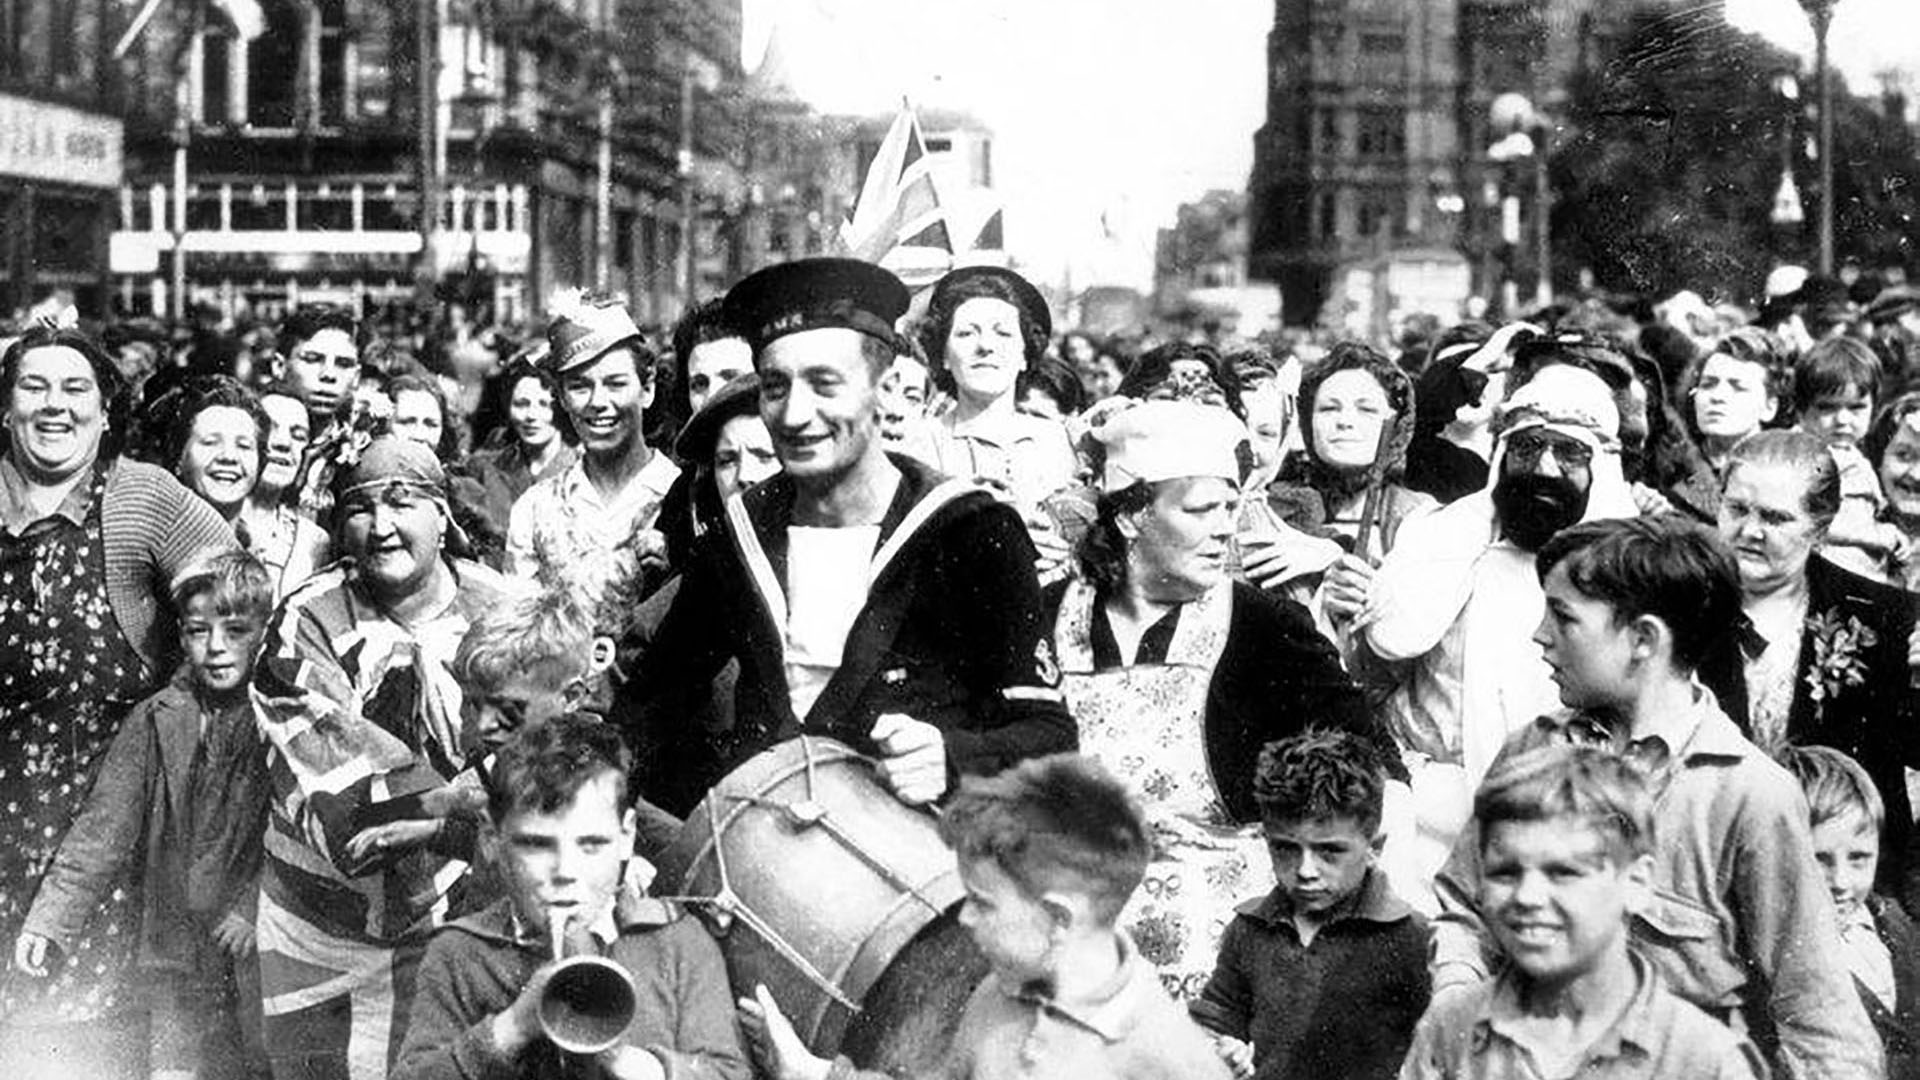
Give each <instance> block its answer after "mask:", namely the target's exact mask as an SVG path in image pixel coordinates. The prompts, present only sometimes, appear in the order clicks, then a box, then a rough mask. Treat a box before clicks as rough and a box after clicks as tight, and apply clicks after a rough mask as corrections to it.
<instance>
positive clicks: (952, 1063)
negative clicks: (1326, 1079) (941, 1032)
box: [740, 754, 1227, 1080]
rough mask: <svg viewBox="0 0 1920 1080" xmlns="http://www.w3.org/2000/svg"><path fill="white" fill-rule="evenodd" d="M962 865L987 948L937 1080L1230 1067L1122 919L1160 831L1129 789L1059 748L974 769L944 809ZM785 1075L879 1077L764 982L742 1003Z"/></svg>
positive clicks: (1200, 1079)
mask: <svg viewBox="0 0 1920 1080" xmlns="http://www.w3.org/2000/svg"><path fill="white" fill-rule="evenodd" d="M940 836H941V838H942V839H943V840H945V841H946V842H947V844H948V846H949V847H951V848H953V851H954V856H955V858H956V859H958V861H959V864H960V880H961V883H962V884H963V885H964V886H965V887H966V900H965V901H964V902H963V904H962V906H961V908H960V922H961V925H963V926H965V927H966V928H967V929H968V931H969V932H971V933H972V935H973V939H974V941H975V943H976V944H978V945H979V946H980V951H981V952H982V953H984V954H985V956H986V959H987V966H988V974H987V977H986V978H985V979H983V980H981V983H980V985H979V986H978V987H977V988H975V990H974V993H973V997H972V998H971V999H970V1000H969V1001H968V1002H967V1008H966V1012H965V1014H964V1015H963V1016H962V1017H961V1019H960V1024H959V1028H958V1030H957V1031H956V1032H955V1034H954V1037H953V1044H952V1045H951V1046H950V1047H949V1048H948V1049H947V1052H946V1054H945V1056H944V1058H943V1059H942V1062H941V1064H942V1066H943V1067H942V1068H941V1069H940V1071H939V1072H938V1073H935V1074H931V1075H930V1076H929V1077H927V1078H925V1080H1003V1078H1005V1080H1011V1078H1013V1077H1029V1076H1047V1077H1055V1076H1058V1077H1074V1078H1076V1080H1100V1078H1107V1077H1115V1078H1119V1077H1126V1078H1140V1080H1146V1078H1162V1077H1164V1078H1166V1080H1173V1078H1176V1077H1178V1078H1182V1080H1215V1078H1224V1077H1226V1076H1227V1070H1226V1066H1225V1065H1223V1064H1222V1063H1221V1062H1220V1060H1219V1058H1218V1057H1217V1056H1215V1054H1214V1052H1213V1049H1212V1047H1210V1046H1209V1045H1208V1042H1207V1039H1206V1036H1205V1035H1204V1034H1203V1033H1202V1032H1201V1031H1200V1030H1199V1029H1198V1028H1196V1027H1195V1026H1194V1025H1193V1023H1192V1021H1190V1020H1188V1019H1187V1017H1185V1016H1184V1015H1182V1014H1181V1011H1180V1008H1179V1006H1177V1005H1175V1004H1174V1003H1173V1000H1172V999H1171V998H1169V997H1168V996H1167V994H1166V991H1165V990H1163V989H1161V986H1160V981H1159V978H1158V977H1157V976H1156V975H1155V974H1154V971H1153V966H1152V965H1151V964H1148V963H1147V962H1146V961H1144V960H1142V959H1141V958H1140V955H1139V954H1138V953H1137V952H1136V951H1135V950H1134V947H1133V942H1132V941H1131V940H1129V939H1128V938H1127V936H1126V935H1125V934H1123V933H1121V932H1120V931H1119V929H1118V928H1117V927H1116V926H1115V920H1117V919H1118V918H1119V916H1120V910H1121V909H1122V908H1124V907H1125V906H1126V903H1127V899H1128V898H1129V897H1130V896H1132V895H1133V891H1134V890H1135V889H1136V888H1138V887H1139V885H1140V881H1141V879H1142V878H1143V877H1144V876H1145V874H1146V869H1147V860H1148V858H1149V857H1150V855H1151V854H1152V847H1153V839H1152V835H1151V833H1150V831H1149V830H1148V828H1147V824H1146V820H1145V819H1144V818H1143V817H1142V816H1141V814H1140V810H1139V808H1138V807H1136V806H1135V805H1134V803H1133V801H1132V799H1130V798H1129V797H1128V796H1127V793H1126V789H1125V787H1123V786H1122V785H1121V784H1120V783H1119V782H1118V781H1117V780H1115V779H1114V778H1113V777H1111V776H1109V775H1108V774H1107V773H1106V772H1105V770H1103V769H1101V768H1100V766H1099V765H1097V764H1095V763H1094V762H1093V761H1092V760H1090V759H1088V758H1085V757H1081V756H1079V755H1077V754H1056V755H1053V756H1051V757H1044V758H1036V759H1033V760H1029V761H1026V762H1023V763H1021V764H1019V765H1016V766H1014V767H1013V768H1010V769H1008V770H1006V771H1005V772H1002V773H1000V774H998V775H997V776H993V777H986V778H982V777H971V776H970V777H967V778H966V779H965V780H963V781H962V782H961V785H960V791H959V793H958V794H957V795H955V796H954V798H953V800H952V801H951V802H950V803H949V804H948V805H947V807H946V810H945V813H944V814H943V815H942V817H941V819H940ZM740 1012H741V1018H742V1020H743V1021H744V1022H745V1024H746V1027H747V1035H748V1041H749V1043H750V1044H751V1045H752V1046H753V1047H754V1050H755V1055H756V1057H758V1058H759V1060H760V1064H761V1066H762V1067H763V1068H764V1069H765V1070H766V1072H767V1074H768V1075H769V1076H770V1077H772V1078H773V1080H856V1078H857V1080H881V1078H882V1076H883V1075H884V1074H881V1073H865V1072H856V1071H855V1070H854V1068H853V1065H852V1064H851V1063H850V1062H848V1061H847V1059H845V1058H837V1059H835V1060H833V1061H827V1060H826V1059H824V1058H819V1057H815V1056H814V1055H813V1054H812V1053H810V1052H809V1051H808V1050H807V1048H806V1046H805V1045H803V1044H802V1043H801V1042H800V1039H799V1036H798V1035H797V1034H796V1033H795V1032H794V1029H793V1025H792V1024H791V1023H789V1022H788V1021H787V1018H786V1017H785V1015H783V1014H782V1013H781V1011H780V1008H779V1006H778V1005H777V1004H775V1002H774V1000H773V998H772V996H771V995H770V994H768V993H767V989H766V987H764V986H758V987H755V988H754V996H753V997H752V998H750V999H749V998H742V999H741V1000H740Z"/></svg>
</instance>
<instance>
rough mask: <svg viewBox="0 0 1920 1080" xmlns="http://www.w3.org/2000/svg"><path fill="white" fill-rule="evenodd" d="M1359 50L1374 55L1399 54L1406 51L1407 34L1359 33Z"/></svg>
mask: <svg viewBox="0 0 1920 1080" xmlns="http://www.w3.org/2000/svg"><path fill="white" fill-rule="evenodd" d="M1360 51H1361V52H1363V53H1370V54H1372V55H1374V56H1399V55H1401V54H1402V53H1405V52H1406V51H1407V36H1406V35H1405V34H1400V33H1371V34H1361V35H1360Z"/></svg>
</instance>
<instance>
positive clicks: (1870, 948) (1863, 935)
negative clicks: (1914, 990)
mask: <svg viewBox="0 0 1920 1080" xmlns="http://www.w3.org/2000/svg"><path fill="white" fill-rule="evenodd" d="M1840 951H1841V955H1842V958H1843V959H1844V960H1845V962H1846V965H1847V970H1848V971H1850V972H1852V973H1853V977H1854V978H1856V979H1858V980H1860V985H1861V986H1864V987H1866V988H1867V991H1868V992H1869V993H1871V994H1872V995H1873V996H1874V997H1876V998H1879V999H1880V1004H1882V1005H1885V1006H1886V1007H1887V1011H1888V1012H1892V1011H1894V1009H1895V1004H1894V1002H1895V993H1894V980H1893V953H1892V952H1891V951H1889V950H1888V949H1887V943H1886V942H1885V941H1883V940H1881V938H1880V925H1879V923H1878V922H1877V921H1875V919H1874V917H1873V911H1872V910H1871V909H1870V908H1868V907H1867V905H1866V904H1864V903H1860V904H1855V905H1853V907H1852V908H1851V909H1850V910H1849V911H1847V912H1846V913H1845V914H1843V915H1842V916H1841V917H1840Z"/></svg>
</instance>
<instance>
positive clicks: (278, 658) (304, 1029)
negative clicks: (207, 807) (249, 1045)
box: [254, 436, 504, 1077]
mask: <svg viewBox="0 0 1920 1080" xmlns="http://www.w3.org/2000/svg"><path fill="white" fill-rule="evenodd" d="M333 496H334V521H335V525H334V535H335V537H336V538H337V543H338V547H339V550H340V553H341V554H342V555H343V556H344V557H345V558H344V560H343V562H342V563H340V564H337V565H335V566H334V567H331V568H329V569H327V570H325V571H322V572H321V573H319V574H317V575H315V576H314V577H313V578H312V579H311V580H310V581H308V582H307V584H306V585H305V586H303V587H302V588H300V589H298V590H296V591H295V592H294V593H293V594H292V595H290V596H288V597H287V598H286V600H285V601H284V602H283V603H282V605H281V607H280V610H279V611H278V612H277V613H276V614H275V616H274V619H273V622H272V624H271V625H270V626H269V628H268V632H267V637H266V640H265V642H264V643H263V645H262V647H261V656H260V661H259V666H258V667H257V668H256V670H255V673H254V699H255V703H256V706H257V708H258V715H259V721H260V725H261V728H262V730H263V731H264V732H265V734H266V736H267V739H268V742H269V744H270V746H269V755H268V770H269V777H270V780H271V783H272V786H273V801H272V813H271V816H270V818H269V821H268V826H267V838H266V848H267V857H266V866H265V871H264V873H263V875H262V882H261V898H260V912H259V917H258V923H257V927H256V929H257V932H258V941H259V950H260V978H261V991H262V996H263V999H264V1002H263V1005H264V1012H265V1017H266V1018H265V1034H266V1043H267V1047H268V1052H269V1055H270V1056H271V1057H272V1058H273V1067H274V1073H275V1075H276V1076H282V1077H292V1076H303V1077H304V1076H313V1075H321V1076H345V1075H354V1076H361V1075H365V1076H383V1075H385V1070H386V1063H387V1061H388V1060H390V1057H391V1055H392V1053H393V1051H394V1050H396V1049H397V1048H398V1045H399V1043H398V1040H399V1038H400V1037H401V1035H402V1034H403V1032H404V1028H405V1018H406V1009H407V1006H408V1004H409V1000H408V999H409V994H408V988H409V987H410V986H411V983H412V976H413V971H414V969H415V966H416V965H417V964H418V962H419V959H420V956H421V954H422V953H423V952H424V950H425V948H426V940H427V935H428V934H429V932H430V931H431V930H432V929H433V927H434V926H436V925H438V924H439V923H440V922H441V921H443V920H444V919H445V917H446V915H447V911H448V907H449V903H450V897H449V894H450V892H451V890H452V889H453V887H454V886H455V884H456V883H457V882H459V881H460V879H461V877H462V874H463V873H464V871H465V868H466V860H467V859H468V858H470V857H471V849H472V840H473V837H472V835H471V833H470V832H463V831H462V830H459V829H456V828H452V827H446V828H441V827H438V826H437V825H435V824H432V823H431V822H429V819H437V815H435V814H431V813H428V812H426V811H424V810H423V809H422V804H423V801H425V800H426V799H427V797H428V795H429V793H431V792H434V791H436V790H437V789H440V788H442V787H443V786H444V785H445V783H446V781H448V780H450V779H451V778H453V777H454V776H455V775H456V774H457V772H458V770H459V768H460V763H461V744H460V705H461V692H460V686H459V684H458V683H457V682H456V681H455V679H454V677H453V674H452V670H451V663H452V660H453V656H454V652H455V650H456V649H457V648H458V646H459V644H460V638H461V636H462V635H464V634H465V633H466V630H467V627H468V626H469V625H470V624H471V622H472V620H473V618H474V616H475V615H476V613H478V612H479V611H480V610H482V609H484V608H485V607H487V606H489V605H491V604H493V603H494V602H495V601H496V600H497V599H498V598H499V597H500V596H501V594H502V592H503V589H504V582H503V580H502V579H501V578H500V576H499V575H498V574H496V573H494V572H493V571H491V570H489V569H487V568H486V567H484V566H481V565H480V564H478V563H475V562H471V561H468V560H466V559H463V558H458V557H456V556H455V555H453V554H452V553H451V551H452V549H454V548H456V547H457V546H458V544H459V543H460V542H461V538H460V537H459V534H458V530H457V528H455V527H454V526H453V524H452V522H453V518H452V514H451V511H450V510H449V508H448V505H447V491H446V472H445V470H444V469H443V468H442V467H441V465H440V461H439V459H438V458H437V457H436V456H435V455H434V453H433V451H432V450H430V449H428V448H427V447H426V446H423V445H421V444H420V443H417V442H413V441H410V440H407V439H402V438H398V437H394V436H382V437H380V438H376V439H374V440H373V441H372V442H371V443H369V444H368V445H367V446H366V447H365V448H364V449H363V450H361V451H360V452H359V453H358V454H357V455H356V456H355V457H354V459H353V460H352V461H350V462H347V463H344V464H342V466H341V467H340V469H339V471H338V472H337V473H336V474H335V479H334V485H333ZM403 819H404V820H407V821H409V822H412V821H422V822H429V823H427V824H425V825H423V826H422V828H421V829H420V830H419V831H418V834H408V835H407V836H406V837H405V839H404V841H402V840H396V839H394V838H393V836H392V830H376V829H373V828H372V827H373V826H376V825H383V824H387V823H392V822H397V821H400V820H403ZM370 837H372V838H377V839H375V840H374V841H372V842H370V841H369V838H370Z"/></svg>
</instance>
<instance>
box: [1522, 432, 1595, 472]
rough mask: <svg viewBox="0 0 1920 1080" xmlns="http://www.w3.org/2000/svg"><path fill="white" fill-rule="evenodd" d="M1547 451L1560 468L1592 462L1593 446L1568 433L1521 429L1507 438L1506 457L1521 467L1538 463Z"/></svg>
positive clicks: (1579, 467)
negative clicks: (1557, 433)
mask: <svg viewBox="0 0 1920 1080" xmlns="http://www.w3.org/2000/svg"><path fill="white" fill-rule="evenodd" d="M1549 451H1551V452H1552V454H1553V460H1555V461H1557V462H1559V463H1560V466H1561V468H1565V469H1584V468H1586V467H1587V466H1588V465H1591V464H1593V447H1591V446H1588V445H1587V444H1586V443H1583V442H1581V441H1580V440H1579V439H1576V438H1573V437H1572V436H1569V435H1556V434H1552V433H1550V432H1544V431H1522V432H1520V433H1519V434H1517V435H1515V436H1513V437H1512V438H1510V439H1508V440H1507V457H1508V458H1510V459H1511V460H1512V461H1514V462H1515V463H1516V464H1518V465H1520V466H1521V467H1523V468H1528V469H1531V468H1533V467H1534V466H1536V465H1538V464H1540V459H1541V458H1543V457H1546V456H1547V453H1548V452H1549Z"/></svg>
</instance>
